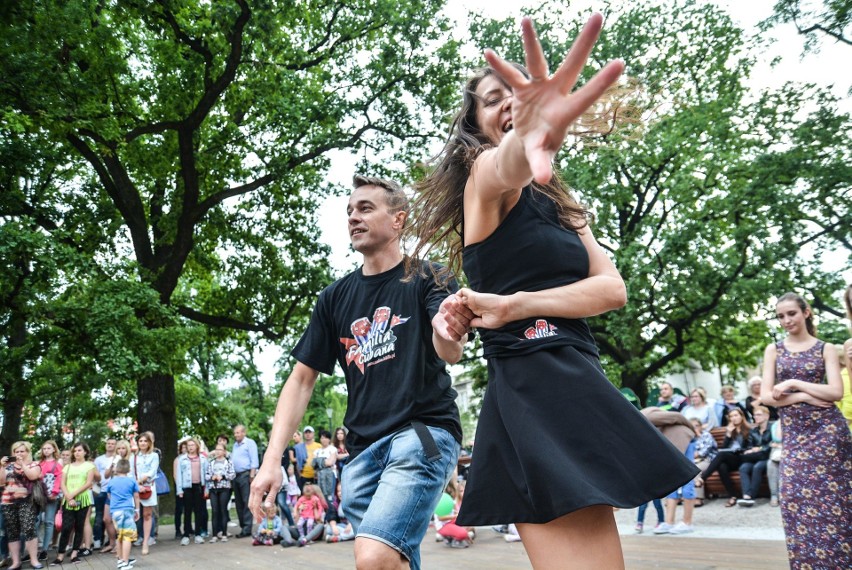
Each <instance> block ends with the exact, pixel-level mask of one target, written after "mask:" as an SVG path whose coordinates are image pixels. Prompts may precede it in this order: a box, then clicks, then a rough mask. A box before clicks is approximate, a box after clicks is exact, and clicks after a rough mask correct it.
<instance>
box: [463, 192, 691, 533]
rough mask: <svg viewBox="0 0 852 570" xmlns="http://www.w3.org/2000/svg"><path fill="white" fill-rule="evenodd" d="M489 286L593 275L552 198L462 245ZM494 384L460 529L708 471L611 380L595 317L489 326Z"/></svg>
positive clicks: (549, 515)
mask: <svg viewBox="0 0 852 570" xmlns="http://www.w3.org/2000/svg"><path fill="white" fill-rule="evenodd" d="M463 260H464V271H465V273H466V274H467V276H468V279H469V280H470V285H471V288H472V289H473V290H475V291H478V292H483V293H495V294H501V295H507V294H511V293H515V292H517V291H539V290H543V289H549V288H552V287H557V286H561V285H567V284H569V283H573V282H575V281H579V280H581V279H584V278H586V277H587V276H588V272H589V259H588V253H587V252H586V249H585V247H584V245H583V243H582V242H581V241H580V237H579V236H578V235H577V233H576V232H574V231H571V230H566V229H565V228H563V227H562V226H561V225H560V224H559V221H558V217H557V213H556V208H555V205H554V204H553V202H552V201H551V200H550V199H548V198H547V197H545V196H544V195H542V194H540V193H537V192H535V191H534V190H532V189H531V188H526V189H524V190H523V191H522V192H521V197H520V200H519V201H518V203H517V205H515V207H514V208H513V209H512V211H511V212H510V213H509V215H508V216H507V217H506V219H505V220H504V221H503V223H502V224H501V225H500V227H498V228H497V229H496V230H495V231H494V233H493V234H492V235H491V236H489V237H488V238H487V239H486V240H484V241H482V242H480V243H477V244H474V245H470V246H467V247H465V248H464V251H463ZM480 333H481V337H482V341H483V345H484V347H485V357H486V359H487V360H488V388H487V389H486V392H485V397H484V399H483V403H482V411H481V414H480V418H479V425H478V428H477V432H476V440H475V446H474V452H473V461H472V463H471V469H470V473H469V477H468V483H467V487H466V488H465V496H464V501H463V502H462V507H461V512H460V513H459V516H458V521H457V522H458V524H461V525H487V524H504V523H511V522H514V523H546V522H549V521H551V520H553V519H555V518H558V517H560V516H562V515H566V514H568V513H571V512H573V511H575V510H577V509H581V508H583V507H588V506H592V505H613V506H616V507H622V508H631V507H636V506H638V505H641V504H644V503H647V502H648V501H650V500H652V499H657V498H660V497H664V496H665V495H667V494H668V493H669V492H671V491H672V490H673V489H676V488H677V487H679V486H681V485H682V484H684V483H686V482H688V481H690V480H691V479H692V478H694V477H695V475H697V474H698V469H697V468H696V467H695V465H694V464H693V463H692V462H691V461H689V460H687V459H686V458H685V457H684V456H683V454H681V453H680V452H679V451H678V450H677V449H676V448H675V447H674V446H673V445H672V444H671V443H669V441H668V440H666V439H665V438H663V437H662V435H661V434H660V432H659V431H657V429H656V428H654V427H653V426H652V425H651V423H650V422H649V421H648V420H647V419H645V417H644V416H642V414H640V413H639V411H638V410H637V409H636V408H635V407H633V405H632V404H631V403H630V402H628V401H627V399H626V398H625V397H624V396H623V395H622V394H621V393H620V392H619V391H618V390H617V389H616V388H615V387H614V386H613V385H612V384H611V383H610V382H609V381H608V380H607V378H606V376H605V375H604V372H603V369H602V368H601V365H600V362H599V359H598V351H597V346H596V345H595V342H594V339H593V338H592V334H591V331H590V330H589V327H588V325H587V324H586V321H585V320H584V319H560V318H550V317H547V318H544V317H542V318H531V319H527V320H524V321H517V322H513V323H509V324H507V325H506V326H504V327H502V328H500V329H495V330H480Z"/></svg>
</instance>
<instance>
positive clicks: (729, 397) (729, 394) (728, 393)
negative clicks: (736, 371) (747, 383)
mask: <svg viewBox="0 0 852 570" xmlns="http://www.w3.org/2000/svg"><path fill="white" fill-rule="evenodd" d="M722 398H723V399H724V400H725V401H726V402H733V401H734V391H733V390H725V391H723V392H722Z"/></svg>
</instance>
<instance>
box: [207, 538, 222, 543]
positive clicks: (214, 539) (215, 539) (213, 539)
mask: <svg viewBox="0 0 852 570" xmlns="http://www.w3.org/2000/svg"><path fill="white" fill-rule="evenodd" d="M207 542H209V543H210V544H213V543H214V542H219V539H218V538H216V537H215V536H214V537H213V538H211V539H210V540H208V541H207Z"/></svg>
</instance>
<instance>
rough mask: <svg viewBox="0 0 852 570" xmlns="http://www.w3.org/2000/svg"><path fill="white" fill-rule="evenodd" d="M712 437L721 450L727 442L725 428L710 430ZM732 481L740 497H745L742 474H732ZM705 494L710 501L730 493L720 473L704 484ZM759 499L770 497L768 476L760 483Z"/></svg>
mask: <svg viewBox="0 0 852 570" xmlns="http://www.w3.org/2000/svg"><path fill="white" fill-rule="evenodd" d="M710 435H712V436H713V439H715V440H716V445H717V446H718V447H719V448H720V449H721V448H722V443H723V442H724V441H725V428H723V427H717V428H713V429H711V430H710ZM731 481H732V482H733V484H734V489H735V490H736V492H737V496H738V497H742V496H743V487H742V481H741V480H740V472H739V471H734V472H733V473H731ZM704 494H705V495H706V497H707V498H708V499H709V498H711V497H723V496H726V495H727V494H728V493H727V491H725V486H724V485H722V479H721V478H720V477H719V473H718V472H717V473H713V474H712V475H710V477H708V478H707V480H706V481H705V482H704ZM757 496H758V497H768V496H769V480H768V479H767V478H766V475H765V474H764V476H763V481H761V483H760V492H759V493H758V494H757Z"/></svg>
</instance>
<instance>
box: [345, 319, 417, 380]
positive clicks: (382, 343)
mask: <svg viewBox="0 0 852 570" xmlns="http://www.w3.org/2000/svg"><path fill="white" fill-rule="evenodd" d="M409 318H410V317H400V316H399V315H394V314H393V313H392V312H391V309H390V307H379V308H378V309H376V310H375V311H374V312H373V320H372V321H370V319H369V318H368V317H361V318H360V319H356V320H354V321H352V324H351V325H350V327H349V328H350V330H351V331H352V336H353V337H354V338H346V337H341V338H340V342H341V343H343V346H344V348H346V351H347V352H346V364H347V365H350V364H352V363H353V362H354V363H355V366H357V367H358V370H360V371H361V373H362V374H363V373H364V366H373V365H374V364H378V363H379V362H384V361H385V360H390V359H391V358H396V352H395V350H396V335H394V333H393V330H392V329H393V328H394V327H395V326H397V325H401V324H403V323H405V322H406V321H408V319H409Z"/></svg>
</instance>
